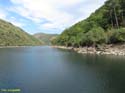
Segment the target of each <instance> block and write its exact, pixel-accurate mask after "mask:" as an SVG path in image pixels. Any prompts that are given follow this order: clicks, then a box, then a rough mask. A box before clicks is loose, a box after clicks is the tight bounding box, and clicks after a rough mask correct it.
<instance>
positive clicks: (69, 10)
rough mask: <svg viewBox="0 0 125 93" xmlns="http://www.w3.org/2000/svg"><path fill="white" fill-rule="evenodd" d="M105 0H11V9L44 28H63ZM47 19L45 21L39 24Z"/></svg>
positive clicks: (81, 17)
mask: <svg viewBox="0 0 125 93" xmlns="http://www.w3.org/2000/svg"><path fill="white" fill-rule="evenodd" d="M104 1H106V0H11V2H12V3H13V4H14V6H12V7H11V8H10V10H11V11H13V12H16V13H18V14H20V15H21V16H23V17H25V18H27V19H30V20H32V21H33V22H35V23H36V24H39V25H40V27H41V28H44V29H59V30H63V29H65V28H67V27H69V26H71V25H73V24H74V23H76V22H78V21H80V20H81V19H85V18H86V17H88V16H89V15H90V13H91V12H93V11H95V9H97V8H98V7H100V6H101V5H102V4H103V3H104ZM45 20H47V22H45V23H43V24H41V23H42V22H44V21H45Z"/></svg>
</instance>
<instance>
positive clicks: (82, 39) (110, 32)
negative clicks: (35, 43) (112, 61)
mask: <svg viewBox="0 0 125 93" xmlns="http://www.w3.org/2000/svg"><path fill="white" fill-rule="evenodd" d="M124 27H125V0H107V1H106V2H105V4H104V5H103V6H102V7H101V8H99V9H97V10H96V11H95V12H94V13H92V14H91V15H90V17H88V18H87V19H85V20H83V21H80V22H78V23H76V24H75V25H73V26H72V27H70V28H67V29H65V30H64V32H63V33H62V34H61V35H60V36H58V37H57V38H54V39H53V40H52V41H51V42H52V44H53V45H64V46H73V47H82V46H97V45H102V44H117V43H124V42H125V28H124Z"/></svg>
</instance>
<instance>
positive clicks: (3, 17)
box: [0, 9, 7, 19]
mask: <svg viewBox="0 0 125 93" xmlns="http://www.w3.org/2000/svg"><path fill="white" fill-rule="evenodd" d="M6 15H7V13H6V12H4V11H3V10H1V9H0V18H1V19H6Z"/></svg>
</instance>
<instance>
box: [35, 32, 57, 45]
mask: <svg viewBox="0 0 125 93" xmlns="http://www.w3.org/2000/svg"><path fill="white" fill-rule="evenodd" d="M57 36H58V34H45V33H37V34H34V37H36V38H37V39H39V40H41V41H42V42H43V43H44V44H45V45H51V40H52V39H53V38H55V37H57Z"/></svg>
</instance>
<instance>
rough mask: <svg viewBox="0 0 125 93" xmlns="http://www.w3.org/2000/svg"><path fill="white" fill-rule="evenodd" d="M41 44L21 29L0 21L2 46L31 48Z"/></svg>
mask: <svg viewBox="0 0 125 93" xmlns="http://www.w3.org/2000/svg"><path fill="white" fill-rule="evenodd" d="M31 45H41V42H40V41H39V40H37V39H36V38H34V37H33V36H31V35H29V34H28V33H26V32H24V31H23V30H22V29H21V28H19V27H16V26H14V25H13V24H11V23H9V22H6V21H4V20H1V19H0V46H31Z"/></svg>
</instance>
